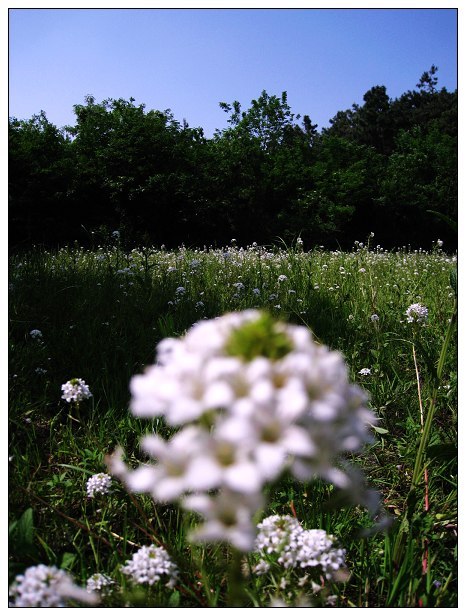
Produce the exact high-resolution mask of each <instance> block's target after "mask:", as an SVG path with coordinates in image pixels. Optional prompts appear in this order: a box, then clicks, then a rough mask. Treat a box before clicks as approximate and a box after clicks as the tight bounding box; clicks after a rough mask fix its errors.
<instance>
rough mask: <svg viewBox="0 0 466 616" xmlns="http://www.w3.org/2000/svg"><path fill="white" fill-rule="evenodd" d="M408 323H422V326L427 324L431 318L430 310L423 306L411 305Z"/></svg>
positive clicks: (408, 311) (407, 313) (407, 314)
mask: <svg viewBox="0 0 466 616" xmlns="http://www.w3.org/2000/svg"><path fill="white" fill-rule="evenodd" d="M406 316H407V319H406V320H407V321H408V323H413V322H414V323H420V324H421V325H422V324H424V323H426V322H427V317H428V316H429V311H428V309H427V308H426V307H425V306H423V305H422V304H411V306H409V308H408V309H407V310H406Z"/></svg>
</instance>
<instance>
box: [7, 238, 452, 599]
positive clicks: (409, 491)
mask: <svg viewBox="0 0 466 616" xmlns="http://www.w3.org/2000/svg"><path fill="white" fill-rule="evenodd" d="M455 272H456V258H455V256H451V255H447V254H444V253H443V252H442V251H441V249H439V248H438V247H436V246H435V247H434V248H433V250H432V251H430V252H425V251H421V250H419V251H408V250H406V249H402V250H398V251H392V252H388V251H385V250H384V249H383V248H381V247H378V246H377V247H371V245H370V244H369V243H366V244H364V245H363V244H360V243H358V242H356V243H355V247H354V249H353V251H351V252H349V253H345V252H340V251H334V252H328V251H324V250H321V249H315V250H312V251H310V252H304V251H303V250H302V249H301V246H300V244H297V245H296V246H292V247H289V248H287V247H285V248H281V249H277V248H273V249H272V248H271V249H267V248H264V247H260V246H255V245H253V246H250V247H247V248H246V249H239V248H236V247H235V246H234V245H231V246H227V247H225V248H223V249H204V250H189V249H186V248H184V247H181V248H180V249H179V250H177V251H170V252H168V251H165V250H156V249H150V248H144V249H140V250H133V251H131V252H129V253H125V252H123V251H122V250H121V249H120V248H119V247H118V246H113V247H107V248H99V249H97V250H95V251H87V250H84V249H82V248H79V247H74V248H67V249H62V250H59V251H56V252H53V251H44V250H38V249H36V250H32V251H30V252H28V253H26V254H21V255H16V256H13V257H11V260H10V276H9V320H10V332H9V359H10V374H9V400H10V408H9V417H10V431H9V456H10V462H9V471H10V478H9V481H10V522H11V525H10V530H11V534H10V578H11V579H13V578H14V576H15V575H16V574H18V573H20V572H22V571H23V570H24V569H25V568H26V567H28V566H31V565H33V564H36V563H39V562H45V563H50V564H56V565H58V566H61V567H63V568H65V569H67V570H69V571H70V572H71V573H72V574H73V575H74V577H75V578H76V579H77V580H78V581H80V582H82V583H83V584H84V583H85V581H86V579H87V578H88V577H89V576H90V575H92V574H93V573H95V572H97V571H99V572H105V573H106V574H108V575H110V576H113V577H114V578H115V579H118V580H119V582H120V583H121V584H122V585H123V586H125V581H124V579H123V576H122V575H121V573H120V571H119V567H120V565H121V564H123V563H124V562H125V560H127V559H129V558H130V557H131V555H132V553H134V551H135V549H136V546H141V545H145V544H148V543H155V544H159V545H164V546H165V547H167V549H168V550H169V552H170V554H172V556H173V558H174V559H175V560H176V561H177V562H178V564H179V566H180V568H181V569H182V571H183V575H182V577H181V581H180V583H179V585H178V586H177V588H176V589H175V590H172V591H169V590H168V589H163V590H152V591H151V593H149V595H148V594H147V593H143V594H141V593H140V591H139V590H138V589H130V588H128V589H127V590H128V592H129V593H130V595H128V596H129V599H128V596H127V598H126V600H127V601H130V602H131V604H133V605H152V604H154V605H170V606H177V605H179V606H182V607H199V606H205V607H209V606H210V607H215V606H223V605H225V601H226V600H227V595H228V589H227V586H226V580H225V575H224V573H225V567H226V560H227V559H228V554H227V553H226V552H225V551H224V550H223V548H222V547H219V546H204V547H199V546H191V545H188V547H187V543H186V541H185V536H186V532H187V529H189V526H190V524H191V520H190V516H189V515H188V514H186V513H180V512H179V511H178V510H177V509H175V508H174V507H172V506H169V505H166V506H160V505H157V506H155V505H154V503H153V502H152V501H151V500H150V499H148V498H146V497H141V496H134V495H129V494H128V493H126V492H125V490H124V489H123V487H122V486H120V485H119V484H118V482H116V483H115V488H114V490H113V492H112V494H111V495H109V496H106V497H105V498H103V499H100V500H94V499H87V498H86V490H85V486H86V481H87V479H88V478H89V477H90V476H91V475H93V474H95V473H98V472H105V471H106V467H105V456H106V454H109V453H111V452H112V451H113V450H114V449H115V447H116V446H117V445H119V444H120V445H122V446H123V447H124V448H125V451H126V452H127V456H128V457H129V459H130V460H133V461H134V462H135V461H136V460H137V459H139V458H140V451H139V445H138V443H139V439H140V437H141V436H142V435H143V434H145V433H146V432H147V431H149V430H154V431H155V432H157V433H159V434H162V435H164V436H167V435H168V434H169V429H168V428H167V426H166V425H165V424H164V422H163V421H162V420H161V419H159V420H152V421H142V420H139V419H136V418H135V417H133V416H132V415H131V414H130V413H129V411H128V402H129V392H128V383H129V380H130V378H131V376H133V375H134V374H136V373H139V372H141V371H142V370H143V369H144V366H146V365H148V364H150V363H153V361H154V354H155V346H156V344H157V343H158V342H159V341H160V340H161V339H163V338H165V337H170V336H180V335H182V334H183V333H184V332H185V331H186V330H187V329H188V328H189V327H190V326H191V325H192V324H193V323H194V322H196V321H198V320H200V319H203V318H213V317H215V316H219V315H221V314H224V313H225V312H229V311H236V310H243V309H245V308H252V307H256V308H264V309H267V310H268V311H270V312H271V313H272V314H274V315H276V316H277V317H280V318H282V319H284V320H286V321H289V322H294V323H299V324H302V325H306V326H307V327H309V328H310V329H311V330H312V331H313V333H314V336H315V337H316V339H317V340H318V341H319V342H321V343H323V344H325V345H327V346H329V347H330V348H333V349H338V350H340V351H341V352H342V353H343V354H344V356H345V359H346V361H347V364H348V366H349V370H350V375H351V378H352V380H354V381H355V382H357V383H358V384H359V385H361V386H362V387H364V388H365V389H366V390H367V391H368V393H369V395H370V406H371V408H372V409H373V410H374V411H375V413H376V415H377V417H378V418H379V421H378V423H377V425H376V426H374V428H373V432H374V439H375V440H374V443H373V444H372V445H370V446H368V447H366V449H365V450H364V452H363V453H362V454H360V455H358V456H354V461H355V462H356V464H357V465H359V466H360V467H361V468H362V469H363V470H364V472H365V474H366V476H367V478H368V482H369V484H370V485H371V486H372V487H374V488H375V489H376V490H378V491H379V493H380V494H381V497H382V500H383V504H384V506H385V509H386V511H387V512H388V513H389V514H390V518H391V520H392V523H391V525H390V527H389V528H387V529H385V530H380V531H379V532H376V533H365V532H364V531H366V530H367V529H368V528H370V526H371V522H370V519H369V516H368V515H367V513H366V512H365V511H364V510H362V509H361V508H358V507H343V506H341V507H336V508H334V509H329V508H328V507H326V505H325V503H326V501H327V496H328V492H329V490H330V488H329V486H327V485H324V484H323V483H319V482H316V483H312V484H309V485H303V484H299V485H298V484H296V483H294V482H292V481H291V480H286V481H283V482H282V483H281V484H280V486H279V489H278V490H277V491H276V492H274V493H273V494H271V501H270V506H269V509H270V511H269V513H270V512H276V513H282V514H293V515H296V516H297V518H298V519H299V520H300V521H301V522H302V524H303V526H305V527H306V528H322V529H325V530H326V531H328V532H329V533H332V534H333V535H336V536H337V537H338V538H339V540H340V541H341V544H342V545H343V546H344V547H345V548H346V550H347V555H346V558H347V564H348V568H349V570H350V572H351V575H350V577H349V579H348V580H346V581H345V582H343V583H342V584H340V585H338V588H336V589H334V592H335V593H336V595H337V599H336V601H337V603H336V604H337V605H339V606H343V607H344V606H348V607H353V606H357V607H364V606H371V607H383V606H396V607H411V606H420V605H422V606H430V607H433V606H444V607H452V606H455V605H456V602H457V575H456V558H457V554H456V549H457V547H456V546H457V541H456V533H457V512H456V505H457V483H456V477H457V471H456V455H457V454H456V451H457V450H456V442H457V350H456V289H455V284H454V281H455V278H454V276H455ZM413 303H421V304H423V305H424V306H426V307H428V310H429V318H428V322H427V324H426V325H425V326H419V325H416V324H412V323H408V322H407V320H406V314H405V312H406V309H407V307H408V306H409V305H410V304H413ZM34 329H37V330H40V332H41V333H42V337H41V338H33V337H32V336H31V335H30V332H31V331H32V330H34ZM363 368H368V369H369V370H370V374H367V375H363V374H360V370H361V369H363ZM73 377H80V378H83V379H84V380H85V381H86V382H87V383H88V384H89V386H90V388H91V390H92V392H93V398H92V399H91V400H90V401H87V402H85V403H83V404H82V405H81V406H80V410H79V415H77V414H76V413H73V412H71V411H70V408H69V405H67V404H66V403H65V402H64V401H63V400H61V399H60V395H61V391H60V387H61V384H62V383H65V382H66V381H67V380H69V379H70V378H73ZM361 531H362V533H361ZM11 579H10V581H11ZM249 581H250V584H251V586H250V587H251V588H254V589H255V590H254V591H250V592H249V599H248V600H249V603H250V605H262V604H263V603H261V602H263V601H265V597H267V596H269V594H271V592H272V590H273V592H274V593H275V594H276V593H277V592H280V591H279V589H272V590H270V589H268V590H267V589H265V588H263V587H262V586H260V584H259V582H257V580H252V581H251V580H249ZM258 584H259V585H258ZM106 601H107V605H111V604H112V602H113V603H114V604H118V600H117V599H116V598H113V599H112V598H109V599H107V600H106Z"/></svg>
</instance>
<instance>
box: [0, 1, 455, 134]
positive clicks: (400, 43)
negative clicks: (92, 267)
mask: <svg viewBox="0 0 466 616" xmlns="http://www.w3.org/2000/svg"><path fill="white" fill-rule="evenodd" d="M439 4H440V3H439ZM446 6H448V4H446ZM8 30H9V115H10V116H15V117H17V118H20V119H26V118H30V117H31V116H32V115H33V114H34V113H38V112H39V111H40V110H44V111H45V112H46V114H47V117H48V118H49V120H50V121H51V122H53V123H54V124H56V125H57V126H64V125H65V124H72V123H73V122H74V114H73V105H74V104H80V103H83V102H84V97H85V96H86V95H87V94H92V95H94V96H95V98H96V100H97V101H99V102H100V101H102V100H103V99H105V98H124V99H129V98H130V97H131V96H132V97H134V98H135V99H136V103H137V104H139V103H145V105H146V108H147V109H160V110H163V109H167V108H169V109H171V110H172V112H173V114H174V116H175V118H176V119H177V120H179V121H180V122H181V121H182V120H183V118H185V119H186V120H187V122H188V123H189V125H190V126H193V127H194V126H201V127H203V128H204V131H205V134H206V136H208V137H210V136H211V135H212V134H213V132H214V130H215V129H216V128H219V129H221V128H224V127H226V120H227V115H226V114H225V112H224V111H222V110H221V109H220V108H219V105H218V103H219V102H220V101H225V102H232V101H233V100H239V101H240V102H241V104H242V106H243V109H247V108H248V107H249V103H250V101H251V100H252V99H253V98H257V97H258V96H259V95H260V93H261V91H262V90H264V89H265V90H267V92H268V93H269V94H270V95H272V94H276V95H280V94H281V92H282V91H284V90H286V91H287V93H288V103H289V105H290V106H291V109H292V111H293V112H294V113H295V114H298V113H300V114H301V115H304V114H308V115H309V116H310V118H311V120H312V121H313V122H314V123H317V124H318V125H319V129H320V128H322V127H324V126H328V121H329V119H330V118H332V117H333V116H334V115H335V114H336V113H337V112H338V111H340V110H344V109H348V108H350V107H351V105H352V104H353V103H357V104H362V103H363V95H364V93H365V92H366V91H367V90H369V89H370V88H371V87H372V86H375V85H385V86H386V87H387V92H388V95H389V96H390V97H391V98H396V97H398V96H399V95H400V94H402V93H403V92H406V91H407V90H413V89H415V87H416V83H418V81H419V77H420V76H421V74H422V73H423V72H424V71H425V70H428V69H429V68H430V66H431V65H432V64H435V65H436V66H438V67H439V71H438V79H439V83H438V85H439V87H443V86H444V87H446V88H447V89H448V90H450V91H451V90H454V89H455V88H456V87H457V14H456V10H454V9H453V8H446V9H431V8H426V9H420V8H419V9H418V8H415V9H309V8H308V9H306V8H302V9H285V8H282V9H272V8H264V9H220V8H217V9H201V8H193V9H175V8H173V9H117V8H108V9H84V8H81V9H58V8H52V9H11V8H10V13H9V28H8Z"/></svg>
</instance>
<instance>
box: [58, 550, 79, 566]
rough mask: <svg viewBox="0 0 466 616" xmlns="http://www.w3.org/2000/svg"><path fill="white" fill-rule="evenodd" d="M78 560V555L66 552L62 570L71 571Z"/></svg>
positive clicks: (63, 557) (62, 560) (61, 564)
mask: <svg viewBox="0 0 466 616" xmlns="http://www.w3.org/2000/svg"><path fill="white" fill-rule="evenodd" d="M75 560H76V554H73V553H71V552H65V553H64V554H63V556H62V558H61V563H60V569H68V570H70V569H71V568H72V567H73V564H74V561H75Z"/></svg>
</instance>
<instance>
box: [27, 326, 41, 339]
mask: <svg viewBox="0 0 466 616" xmlns="http://www.w3.org/2000/svg"><path fill="white" fill-rule="evenodd" d="M29 335H30V336H31V338H32V339H33V340H40V339H41V338H42V332H41V331H40V329H31V331H30V332H29Z"/></svg>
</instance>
